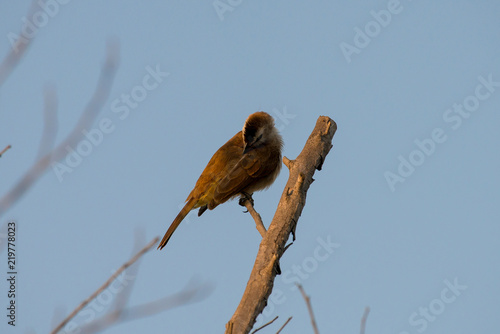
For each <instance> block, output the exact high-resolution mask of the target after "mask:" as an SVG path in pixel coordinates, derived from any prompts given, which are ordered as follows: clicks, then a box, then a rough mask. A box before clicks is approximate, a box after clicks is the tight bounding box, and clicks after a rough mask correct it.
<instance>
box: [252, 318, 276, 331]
mask: <svg viewBox="0 0 500 334" xmlns="http://www.w3.org/2000/svg"><path fill="white" fill-rule="evenodd" d="M276 319H278V316H276V317H275V318H274V319H273V320H271V321H269V322H268V323H266V324H264V325H262V326H260V327H259V328H257V329H256V330H254V331H253V332H252V333H251V334H254V333H257V332H258V331H260V330H261V329H262V328H264V327H267V326H269V325H270V324H272V323H273V322H274V321H275V320H276Z"/></svg>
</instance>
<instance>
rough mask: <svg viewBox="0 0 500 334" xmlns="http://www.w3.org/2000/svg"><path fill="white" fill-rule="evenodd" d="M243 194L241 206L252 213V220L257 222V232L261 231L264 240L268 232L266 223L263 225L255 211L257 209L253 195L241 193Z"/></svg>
mask: <svg viewBox="0 0 500 334" xmlns="http://www.w3.org/2000/svg"><path fill="white" fill-rule="evenodd" d="M241 194H242V196H241V198H240V202H239V204H240V205H241V206H244V207H246V208H247V212H250V214H251V215H252V218H253V219H254V220H255V225H256V227H257V230H258V231H259V233H260V235H261V236H262V238H264V236H265V235H266V232H267V230H266V227H265V226H264V223H262V218H261V217H260V215H259V213H258V212H257V211H255V209H254V207H253V204H254V201H253V198H252V194H248V193H246V192H241Z"/></svg>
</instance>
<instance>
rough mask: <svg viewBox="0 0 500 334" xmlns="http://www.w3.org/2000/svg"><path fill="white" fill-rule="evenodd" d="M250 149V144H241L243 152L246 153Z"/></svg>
mask: <svg viewBox="0 0 500 334" xmlns="http://www.w3.org/2000/svg"><path fill="white" fill-rule="evenodd" d="M249 150H250V145H247V144H246V143H245V144H244V146H243V154H245V153H247V152H248V151H249Z"/></svg>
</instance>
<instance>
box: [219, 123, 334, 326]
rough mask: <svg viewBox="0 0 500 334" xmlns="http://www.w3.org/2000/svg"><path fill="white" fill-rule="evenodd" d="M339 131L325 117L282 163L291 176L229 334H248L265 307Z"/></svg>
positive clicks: (260, 247)
mask: <svg viewBox="0 0 500 334" xmlns="http://www.w3.org/2000/svg"><path fill="white" fill-rule="evenodd" d="M336 130H337V125H336V124H335V122H334V121H333V120H331V119H330V118H329V117H326V116H321V117H319V118H318V121H317V122H316V126H315V128H314V130H313V131H312V133H311V135H310V136H309V138H308V140H307V142H306V144H305V146H304V149H303V150H302V152H301V153H300V154H299V156H298V157H297V159H295V160H293V161H292V160H289V159H287V158H286V159H285V158H284V159H283V160H284V161H285V162H286V165H287V167H289V171H290V176H289V178H288V182H287V184H286V186H285V189H284V191H283V194H282V195H281V200H280V203H279V204H278V209H277V210H276V213H275V215H274V218H273V220H272V222H271V224H270V225H269V229H268V230H267V233H266V235H265V237H264V238H263V239H262V241H261V243H260V246H259V252H258V254H257V258H256V259H255V264H254V266H253V269H252V272H251V274H250V278H249V280H248V283H247V286H246V289H245V292H244V293H243V297H242V299H241V301H240V304H239V305H238V307H237V309H236V311H235V312H234V314H233V316H232V318H231V320H230V321H229V322H228V323H227V325H226V334H233V333H238V334H240V333H249V332H250V330H251V329H252V327H253V325H254V323H255V319H256V318H257V316H258V315H259V314H260V313H261V312H262V310H263V309H264V307H265V306H266V304H267V299H268V298H269V296H270V294H271V292H272V289H273V285H274V279H275V277H276V274H277V271H276V270H274V269H275V268H277V265H278V264H279V260H280V258H281V256H282V255H283V252H284V249H285V246H286V242H287V240H288V239H289V237H290V234H291V233H292V232H293V231H294V230H295V225H296V224H297V222H298V220H299V217H300V214H301V213H302V209H303V208H304V205H305V200H306V195H307V190H308V189H309V186H310V185H311V183H312V182H313V175H314V172H315V171H316V169H320V168H321V167H322V165H323V162H324V160H325V157H326V156H327V155H328V152H329V151H330V149H331V147H332V139H333V135H334V134H335V131H336Z"/></svg>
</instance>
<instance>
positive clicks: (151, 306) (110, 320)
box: [79, 283, 213, 334]
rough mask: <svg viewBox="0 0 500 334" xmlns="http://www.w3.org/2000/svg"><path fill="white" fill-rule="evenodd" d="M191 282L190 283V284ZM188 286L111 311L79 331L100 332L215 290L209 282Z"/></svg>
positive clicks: (193, 300)
mask: <svg viewBox="0 0 500 334" xmlns="http://www.w3.org/2000/svg"><path fill="white" fill-rule="evenodd" d="M190 284H191V283H189V284H188V286H189V285H190ZM188 286H186V287H185V288H184V289H183V290H182V291H180V292H178V293H175V294H173V295H171V296H167V297H164V298H160V299H157V300H155V301H152V302H148V303H145V304H142V305H137V306H132V307H127V308H123V309H121V310H120V311H119V313H117V312H116V311H114V312H110V313H108V314H106V315H104V316H102V317H101V318H99V319H96V320H94V321H93V322H91V323H90V324H88V325H85V326H83V327H82V329H81V331H79V333H80V334H93V333H99V332H102V331H104V330H105V329H108V328H110V327H111V326H113V325H116V324H118V323H124V322H126V321H131V320H136V319H139V318H144V317H148V316H151V315H154V314H157V313H160V312H163V311H165V310H168V309H172V308H174V307H178V306H181V305H186V304H189V303H193V302H197V301H200V300H203V299H205V298H206V297H207V296H208V295H209V294H210V293H211V292H212V291H213V286H211V285H209V284H207V283H205V284H203V285H200V286H195V287H192V288H188Z"/></svg>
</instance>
